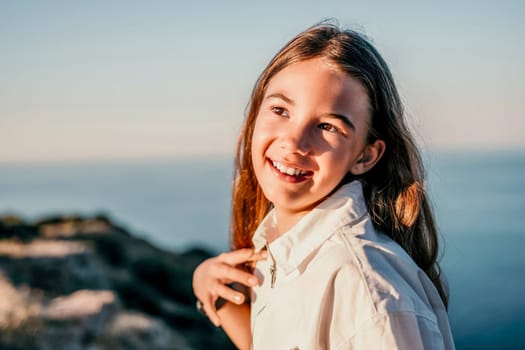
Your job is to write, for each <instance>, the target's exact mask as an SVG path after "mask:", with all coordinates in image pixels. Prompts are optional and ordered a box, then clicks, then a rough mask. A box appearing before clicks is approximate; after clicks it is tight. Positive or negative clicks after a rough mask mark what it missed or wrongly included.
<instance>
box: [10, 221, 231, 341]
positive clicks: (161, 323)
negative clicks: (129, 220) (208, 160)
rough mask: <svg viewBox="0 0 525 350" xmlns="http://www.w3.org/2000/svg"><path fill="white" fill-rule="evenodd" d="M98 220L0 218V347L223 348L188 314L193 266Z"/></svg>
mask: <svg viewBox="0 0 525 350" xmlns="http://www.w3.org/2000/svg"><path fill="white" fill-rule="evenodd" d="M209 256H210V253H208V252H206V251H204V250H201V249H192V250H190V251H187V252H184V253H181V254H175V253H172V252H168V251H164V250H162V249H159V248H157V247H155V246H153V245H151V244H150V243H148V242H146V241H144V240H142V239H139V238H137V237H134V236H133V235H132V234H130V233H129V232H127V231H126V230H125V229H123V228H122V227H118V226H117V225H115V224H114V223H112V222H111V221H110V220H109V219H108V218H106V217H104V216H95V217H78V216H70V217H52V218H51V217H50V218H45V219H43V220H39V221H36V222H26V221H24V220H21V219H20V218H17V217H14V216H3V217H0V296H1V297H0V348H1V349H42V350H44V349H45V350H47V349H49V350H51V349H53V350H56V349H71V350H76V349H79V350H80V349H90V350H109V349H112V350H119V349H122V350H124V349H127V350H129V349H230V348H234V347H233V346H232V344H231V343H230V342H229V340H228V339H227V337H226V336H225V335H224V333H223V332H222V330H221V329H217V328H215V327H214V326H213V325H212V324H211V323H210V322H208V320H207V319H206V318H205V317H203V316H202V315H200V314H199V313H198V312H197V311H196V310H195V306H194V305H195V298H194V296H193V293H192V288H191V278H192V273H193V270H194V268H195V267H196V266H197V265H198V264H199V263H200V262H201V261H202V260H204V259H206V258H207V257H209Z"/></svg>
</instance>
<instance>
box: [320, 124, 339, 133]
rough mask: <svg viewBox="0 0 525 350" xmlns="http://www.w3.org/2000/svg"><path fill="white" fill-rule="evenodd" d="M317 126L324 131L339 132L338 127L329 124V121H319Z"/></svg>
mask: <svg viewBox="0 0 525 350" xmlns="http://www.w3.org/2000/svg"><path fill="white" fill-rule="evenodd" d="M317 127H318V128H319V129H321V130H326V131H328V132H331V133H337V132H340V131H339V129H338V128H336V127H335V126H333V125H332V124H329V123H321V124H319V125H318V126H317Z"/></svg>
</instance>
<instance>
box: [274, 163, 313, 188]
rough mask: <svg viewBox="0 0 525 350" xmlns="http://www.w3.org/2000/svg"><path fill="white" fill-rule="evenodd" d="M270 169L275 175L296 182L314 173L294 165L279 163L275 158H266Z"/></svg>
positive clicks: (306, 178)
mask: <svg viewBox="0 0 525 350" xmlns="http://www.w3.org/2000/svg"><path fill="white" fill-rule="evenodd" d="M268 163H269V164H270V166H271V168H272V170H273V171H274V173H276V175H278V176H279V177H280V178H282V179H283V180H285V181H287V182H293V183H298V182H302V181H305V180H308V179H309V178H311V177H312V176H313V174H314V172H313V171H311V170H305V169H299V168H295V167H288V166H286V165H284V164H282V163H279V162H277V161H275V160H271V159H268Z"/></svg>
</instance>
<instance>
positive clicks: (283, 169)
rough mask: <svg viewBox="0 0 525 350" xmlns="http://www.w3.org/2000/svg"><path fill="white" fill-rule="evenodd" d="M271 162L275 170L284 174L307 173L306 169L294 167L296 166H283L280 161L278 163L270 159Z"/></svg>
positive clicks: (296, 174)
mask: <svg viewBox="0 0 525 350" xmlns="http://www.w3.org/2000/svg"><path fill="white" fill-rule="evenodd" d="M272 164H273V166H274V167H276V168H277V170H279V171H280V172H281V173H283V174H286V175H290V176H298V175H306V174H307V173H308V171H306V170H299V169H296V168H288V167H285V166H284V165H282V164H281V163H278V162H276V161H273V160H272Z"/></svg>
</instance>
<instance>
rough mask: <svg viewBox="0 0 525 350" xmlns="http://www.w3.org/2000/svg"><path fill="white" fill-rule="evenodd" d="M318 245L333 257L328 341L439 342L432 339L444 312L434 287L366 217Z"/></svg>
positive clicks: (438, 336)
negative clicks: (330, 320)
mask: <svg viewBox="0 0 525 350" xmlns="http://www.w3.org/2000/svg"><path fill="white" fill-rule="evenodd" d="M323 249H324V253H323V255H325V256H329V257H330V259H331V260H334V259H335V260H336V261H337V263H338V267H337V269H336V270H335V273H334V276H333V280H332V283H333V286H332V289H333V304H332V318H333V320H332V324H331V329H330V333H331V334H332V335H331V337H330V338H331V339H332V341H333V342H334V345H336V344H348V345H349V348H353V347H355V348H360V347H359V346H361V345H362V346H361V347H363V348H369V347H372V348H375V347H376V346H374V345H375V344H378V345H381V344H383V343H375V342H384V344H383V346H384V347H383V348H397V347H391V346H388V345H389V343H388V342H390V341H396V342H398V343H397V344H399V341H410V342H413V341H414V342H415V343H414V344H418V343H417V342H420V343H421V344H422V346H421V347H419V348H425V349H426V348H432V349H433V348H438V349H439V348H443V345H441V346H437V345H439V344H442V343H443V336H442V332H444V331H446V329H445V330H444V329H441V328H443V325H441V323H443V322H445V321H446V312H445V310H444V306H443V305H442V303H441V300H440V298H439V294H438V293H437V291H436V290H435V287H434V286H433V284H432V282H431V281H430V280H429V279H428V277H427V276H426V275H425V273H424V272H423V271H422V270H421V269H419V267H418V266H417V265H416V264H415V263H414V261H413V260H412V259H411V258H410V256H408V254H407V253H406V252H405V251H404V250H403V249H402V248H401V247H400V246H399V245H398V244H397V243H395V242H394V241H393V240H391V239H390V238H389V237H388V236H386V235H384V234H382V233H380V232H377V231H375V230H374V228H373V227H372V224H371V222H370V220H369V219H368V217H365V218H363V220H361V221H359V222H358V223H354V224H352V225H346V226H344V227H342V228H340V229H339V230H338V231H337V232H336V233H335V234H334V235H333V236H332V237H331V238H330V239H329V240H328V241H327V242H325V244H324V248H323ZM436 305H438V309H436ZM447 322H448V321H447ZM445 323H446V322H445ZM367 341H369V342H370V343H367V344H365V343H364V342H367ZM440 342H441V343H440ZM434 343H436V344H437V345H436V346H433V344H434ZM393 344H396V343H395V342H394V343H393ZM365 345H366V346H365ZM342 348H346V347H344V346H343V347H342ZM380 348H381V347H380ZM400 348H403V346H401V347H400ZM406 348H408V349H412V348H418V347H417V346H416V347H406Z"/></svg>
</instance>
